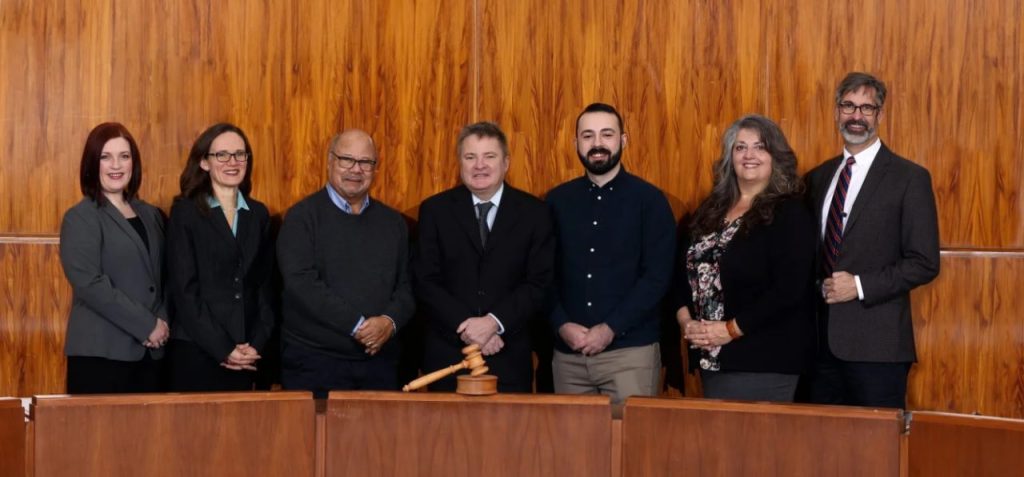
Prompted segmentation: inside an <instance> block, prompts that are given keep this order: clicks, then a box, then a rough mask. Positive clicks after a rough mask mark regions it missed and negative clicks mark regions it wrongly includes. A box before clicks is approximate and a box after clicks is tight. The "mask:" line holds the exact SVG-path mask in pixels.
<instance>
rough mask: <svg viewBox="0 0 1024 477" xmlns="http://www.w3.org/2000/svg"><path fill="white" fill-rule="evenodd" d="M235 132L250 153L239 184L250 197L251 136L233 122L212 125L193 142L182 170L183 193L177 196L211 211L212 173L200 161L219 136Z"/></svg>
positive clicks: (203, 210)
mask: <svg viewBox="0 0 1024 477" xmlns="http://www.w3.org/2000/svg"><path fill="white" fill-rule="evenodd" d="M229 132H233V133H235V134H238V135H239V136H241V138H242V142H244V143H245V152H247V153H249V159H248V161H247V162H248V164H246V168H245V177H243V178H242V183H241V184H239V185H238V190H240V191H242V195H243V196H245V197H249V191H250V190H252V163H253V154H252V146H251V145H249V138H248V136H246V135H245V133H244V132H242V129H241V128H239V127H238V126H235V125H234V124H231V123H217V124H214V125H213V126H210V127H209V128H207V129H206V130H205V131H203V133H202V134H200V135H199V137H198V138H196V141H195V142H194V143H192V150H191V151H190V152H189V153H188V161H187V162H186V163H185V170H183V171H181V179H180V180H179V185H180V186H181V194H179V195H178V197H176V198H183V197H184V198H189V199H192V201H193V202H195V204H196V207H199V210H200V211H202V212H203V213H206V212H209V210H210V206H209V204H208V200H209V198H210V196H211V195H212V194H213V184H212V183H211V182H210V173H209V172H207V171H204V170H203V168H202V167H200V166H199V163H200V162H201V161H202V160H203V159H206V157H207V155H208V154H209V153H210V146H211V145H212V144H213V141H214V140H215V139H217V137H218V136H220V135H221V134H224V133H229Z"/></svg>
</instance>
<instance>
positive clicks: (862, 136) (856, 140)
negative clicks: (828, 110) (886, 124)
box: [839, 119, 875, 145]
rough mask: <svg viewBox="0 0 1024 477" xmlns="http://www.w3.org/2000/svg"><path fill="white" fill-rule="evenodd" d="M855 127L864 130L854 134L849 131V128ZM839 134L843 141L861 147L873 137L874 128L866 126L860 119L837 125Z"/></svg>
mask: <svg viewBox="0 0 1024 477" xmlns="http://www.w3.org/2000/svg"><path fill="white" fill-rule="evenodd" d="M853 125H857V126H861V127H863V128H864V132H862V133H855V132H852V131H850V129H849V127H850V126H853ZM839 133H840V134H842V135H843V139H845V140H846V142H847V143H849V144H854V145H861V144H864V143H865V142H867V140H868V139H869V138H871V137H872V136H874V135H875V128H873V127H870V126H868V123H867V122H866V121H863V120H860V119H851V120H849V121H846V122H845V123H843V124H840V125H839Z"/></svg>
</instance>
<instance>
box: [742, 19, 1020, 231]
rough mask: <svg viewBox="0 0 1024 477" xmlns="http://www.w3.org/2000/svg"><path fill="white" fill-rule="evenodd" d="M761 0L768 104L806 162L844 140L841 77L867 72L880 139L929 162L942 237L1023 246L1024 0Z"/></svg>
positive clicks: (838, 148)
mask: <svg viewBox="0 0 1024 477" xmlns="http://www.w3.org/2000/svg"><path fill="white" fill-rule="evenodd" d="M766 3H767V4H768V14H767V15H766V16H765V17H764V20H763V23H762V28H764V29H765V32H766V35H767V36H768V40H767V42H768V43H769V44H770V45H771V46H770V49H769V51H771V52H772V53H771V54H769V55H768V57H767V58H766V64H767V67H768V69H769V71H770V73H769V85H770V86H769V93H768V98H769V103H768V108H767V112H768V114H769V115H770V116H771V117H773V118H775V119H777V120H779V121H780V122H781V123H782V125H783V128H784V130H785V131H786V133H787V134H788V137H789V139H790V141H791V142H792V144H793V147H794V148H795V149H796V151H797V154H798V155H799V157H800V158H801V166H802V167H801V169H802V170H806V169H808V168H809V167H810V166H813V165H816V164H819V163H821V162H823V161H824V160H825V159H827V158H829V157H832V156H835V155H836V154H838V153H839V152H840V151H841V147H842V141H841V139H840V138H839V134H838V133H837V132H836V126H835V118H834V108H833V104H834V94H835V93H834V91H835V87H836V84H837V83H838V82H839V80H840V79H842V77H843V75H845V74H846V72H848V71H868V72H872V73H874V74H876V75H877V76H878V77H879V78H881V79H882V80H883V81H885V82H886V84H887V85H888V88H889V98H888V99H887V100H886V106H885V111H884V114H885V116H884V117H883V118H882V125H881V127H880V129H879V131H880V136H881V137H882V140H883V141H885V142H886V143H887V144H888V145H889V146H890V147H891V148H892V149H893V150H894V151H896V152H897V153H898V154H901V155H903V156H904V157H907V158H910V159H911V160H913V161H915V162H917V163H919V164H921V165H923V166H925V167H926V168H928V170H929V171H930V172H931V174H932V182H933V186H934V188H935V194H936V199H937V201H938V210H939V227H940V231H941V233H940V235H941V237H942V244H943V246H944V247H967V248H1011V249H1020V248H1021V247H1022V246H1024V220H1022V213H1024V207H1022V205H1024V202H1022V199H1021V190H1022V188H1024V168H1022V167H1021V164H1022V162H1021V158H1022V157H1024V139H1022V137H1024V135H1022V134H1021V132H1022V128H1024V123H1022V120H1024V114H1022V113H1024V30H1022V29H1021V18H1024V3H1021V2H1019V1H1010V0H1002V1H994V2H985V3H984V4H979V3H974V2H968V1H964V0H935V1H931V0H928V1H920V0H919V1H891V0H866V1H863V2H857V3H846V2H809V1H797V2H766Z"/></svg>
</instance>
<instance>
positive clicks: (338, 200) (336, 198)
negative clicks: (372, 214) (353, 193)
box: [327, 184, 370, 215]
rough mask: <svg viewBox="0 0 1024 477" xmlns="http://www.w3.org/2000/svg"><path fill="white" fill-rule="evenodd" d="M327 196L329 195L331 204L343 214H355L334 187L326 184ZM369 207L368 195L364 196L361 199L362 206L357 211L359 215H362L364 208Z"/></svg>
mask: <svg viewBox="0 0 1024 477" xmlns="http://www.w3.org/2000/svg"><path fill="white" fill-rule="evenodd" d="M327 195H329V196H330V197H331V202H334V205H336V206H337V207H338V208H339V209H341V211H342V212H344V213H346V214H348V215H353V214H355V211H354V210H352V205H351V204H349V203H348V201H347V200H345V198H344V197H342V196H341V194H339V193H338V191H336V190H334V187H331V185H330V184H327ZM369 206H370V194H366V196H365V197H363V206H362V207H361V208H360V209H359V211H360V212H359V213H360V214H361V213H363V212H362V211H364V210H366V208H367V207H369Z"/></svg>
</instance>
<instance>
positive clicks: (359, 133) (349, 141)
mask: <svg viewBox="0 0 1024 477" xmlns="http://www.w3.org/2000/svg"><path fill="white" fill-rule="evenodd" d="M339 147H344V148H346V149H352V148H358V149H364V148H365V149H369V150H370V151H371V153H372V156H373V159H377V145H376V144H374V142H373V138H372V137H370V134H369V133H367V132H366V131H363V130H362V129H355V128H352V129H346V130H344V131H342V132H341V133H338V134H336V135H335V136H334V138H332V139H331V147H330V149H329V150H330V151H333V152H335V153H337V152H338V148H339ZM328 155H329V154H328Z"/></svg>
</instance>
